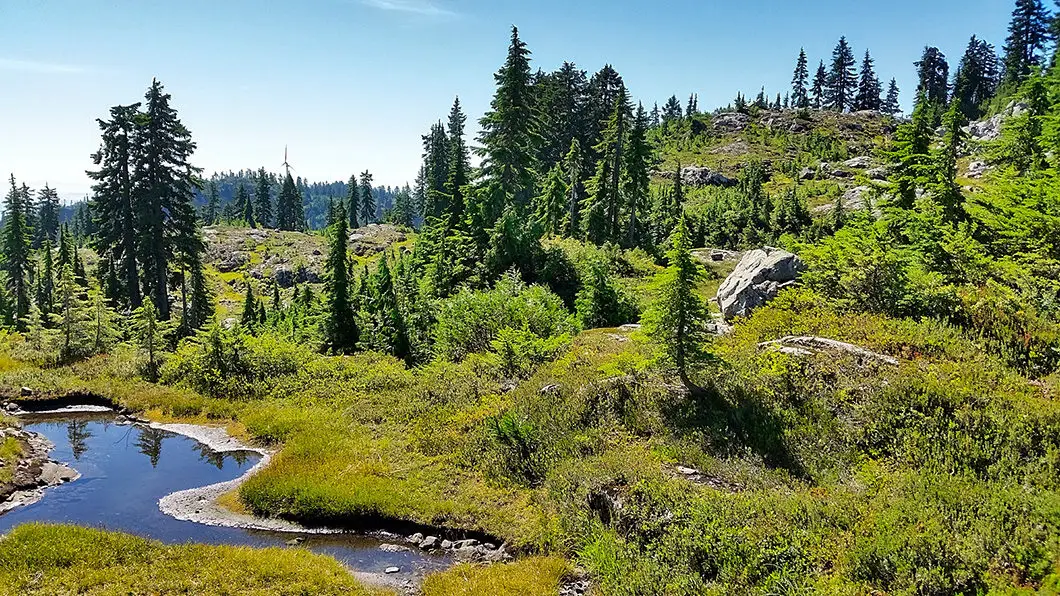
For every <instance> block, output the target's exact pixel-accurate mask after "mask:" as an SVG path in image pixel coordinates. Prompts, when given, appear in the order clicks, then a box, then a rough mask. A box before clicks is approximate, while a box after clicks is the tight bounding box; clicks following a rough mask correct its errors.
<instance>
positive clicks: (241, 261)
mask: <svg viewBox="0 0 1060 596" xmlns="http://www.w3.org/2000/svg"><path fill="white" fill-rule="evenodd" d="M246 264H247V255H246V254H245V253H242V252H239V251H234V252H230V253H228V254H227V255H225V257H224V258H223V259H222V260H221V262H219V263H217V270H218V271H220V272H221V273H231V272H233V271H235V270H237V269H241V268H242V267H243V265H246Z"/></svg>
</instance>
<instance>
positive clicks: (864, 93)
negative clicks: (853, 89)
mask: <svg viewBox="0 0 1060 596" xmlns="http://www.w3.org/2000/svg"><path fill="white" fill-rule="evenodd" d="M882 91H883V89H882V87H881V85H880V80H879V79H878V78H876V70H875V68H874V67H873V61H872V56H871V55H869V51H868V50H865V59H864V60H862V62H861V80H860V81H859V82H858V94H857V97H855V98H854V109H855V110H872V111H875V112H878V111H880V109H881V107H882V103H883V102H882V100H881V98H880V93H881V92H882Z"/></svg>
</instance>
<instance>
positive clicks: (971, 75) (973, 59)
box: [953, 35, 999, 120]
mask: <svg viewBox="0 0 1060 596" xmlns="http://www.w3.org/2000/svg"><path fill="white" fill-rule="evenodd" d="M998 76H999V72H998V61H997V54H996V53H995V52H994V47H993V46H991V45H990V44H988V43H987V42H985V41H983V40H981V39H979V38H977V37H976V36H974V35H973V36H972V38H971V40H969V42H968V47H967V48H966V49H965V51H964V56H962V57H961V62H960V64H959V65H958V66H957V74H956V75H955V76H954V82H953V101H955V102H958V103H959V104H960V106H961V112H962V113H963V114H964V117H965V118H967V119H969V120H975V119H977V118H979V117H981V116H982V115H983V108H984V106H985V105H986V103H987V102H988V101H989V100H990V99H991V98H992V97H993V96H994V93H995V92H996V90H997V85H998Z"/></svg>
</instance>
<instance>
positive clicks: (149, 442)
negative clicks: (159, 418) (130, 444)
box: [136, 426, 167, 468]
mask: <svg viewBox="0 0 1060 596" xmlns="http://www.w3.org/2000/svg"><path fill="white" fill-rule="evenodd" d="M166 435H167V433H166V431H163V430H159V429H157V428H151V427H150V426H143V427H140V436H139V437H138V438H137V439H136V448H137V449H139V450H140V453H143V454H144V455H146V456H147V457H148V458H149V459H150V460H151V467H152V468H157V467H158V459H159V458H160V457H161V456H162V440H163V439H165V438H166Z"/></svg>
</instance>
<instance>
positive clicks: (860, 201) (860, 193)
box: [843, 186, 872, 209]
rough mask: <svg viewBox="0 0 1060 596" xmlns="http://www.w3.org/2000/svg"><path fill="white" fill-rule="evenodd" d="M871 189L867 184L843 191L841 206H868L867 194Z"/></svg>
mask: <svg viewBox="0 0 1060 596" xmlns="http://www.w3.org/2000/svg"><path fill="white" fill-rule="evenodd" d="M871 193H872V189H871V188H869V187H868V186H858V187H855V188H851V189H850V190H848V191H846V192H845V193H843V207H845V208H847V209H864V208H866V207H868V204H869V195H870V194H871Z"/></svg>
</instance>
